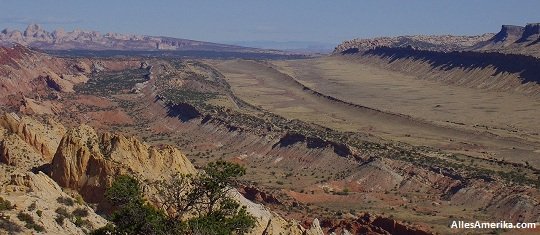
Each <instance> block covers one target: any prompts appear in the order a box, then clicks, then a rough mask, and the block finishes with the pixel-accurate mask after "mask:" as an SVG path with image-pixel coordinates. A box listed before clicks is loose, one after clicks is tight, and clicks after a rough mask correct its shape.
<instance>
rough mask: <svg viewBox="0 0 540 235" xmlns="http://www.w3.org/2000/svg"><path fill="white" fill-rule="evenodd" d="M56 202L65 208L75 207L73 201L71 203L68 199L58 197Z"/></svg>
mask: <svg viewBox="0 0 540 235" xmlns="http://www.w3.org/2000/svg"><path fill="white" fill-rule="evenodd" d="M56 201H57V202H58V203H60V204H64V205H66V206H74V205H75V201H73V199H71V198H70V197H62V196H61V197H58V198H57V199H56Z"/></svg>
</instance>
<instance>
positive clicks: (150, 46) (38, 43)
mask: <svg viewBox="0 0 540 235" xmlns="http://www.w3.org/2000/svg"><path fill="white" fill-rule="evenodd" d="M9 43H19V44H22V45H28V46H31V47H36V48H40V49H46V50H68V49H71V50H72V49H78V50H211V51H238V52H264V51H265V50H259V49H254V48H246V47H240V46H232V45H224V44H217V43H209V42H201V41H193V40H187V39H178V38H170V37H156V36H143V35H129V34H119V33H105V34H102V33H100V32H97V31H84V30H80V29H76V30H74V31H71V32H66V31H64V30H63V29H56V30H54V31H52V32H48V31H46V30H45V29H43V28H42V27H41V26H39V25H36V24H31V25H29V26H28V27H27V28H26V30H24V31H23V32H20V31H19V30H11V29H4V30H2V31H1V32H0V44H9Z"/></svg>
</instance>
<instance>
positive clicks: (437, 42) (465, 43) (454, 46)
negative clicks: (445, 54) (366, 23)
mask: <svg viewBox="0 0 540 235" xmlns="http://www.w3.org/2000/svg"><path fill="white" fill-rule="evenodd" d="M491 37H493V34H491V33H486V34H482V35H476V36H453V35H414V36H398V37H377V38H371V39H362V38H356V39H352V40H347V41H344V42H342V43H341V44H339V45H338V46H336V48H335V49H334V52H333V53H334V54H336V53H343V52H347V51H352V50H356V51H367V50H371V49H375V48H377V47H412V48H415V49H420V50H433V51H457V50H464V49H466V48H469V47H471V46H473V45H475V44H477V43H479V42H482V41H485V40H488V39H490V38H491Z"/></svg>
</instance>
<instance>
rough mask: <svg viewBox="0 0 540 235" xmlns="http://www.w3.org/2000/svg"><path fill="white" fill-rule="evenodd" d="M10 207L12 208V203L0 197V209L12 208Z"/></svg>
mask: <svg viewBox="0 0 540 235" xmlns="http://www.w3.org/2000/svg"><path fill="white" fill-rule="evenodd" d="M12 209H13V205H12V204H11V202H10V201H8V200H6V199H4V198H2V197H0V211H5V210H12Z"/></svg>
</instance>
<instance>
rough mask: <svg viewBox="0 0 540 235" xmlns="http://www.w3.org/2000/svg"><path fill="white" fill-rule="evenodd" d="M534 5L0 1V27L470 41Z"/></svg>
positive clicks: (537, 0)
mask: <svg viewBox="0 0 540 235" xmlns="http://www.w3.org/2000/svg"><path fill="white" fill-rule="evenodd" d="M539 9H540V0H520V1H497V0H452V1H450V0H449V1H438V0H425V1H404V0H400V1H397V0H396V1H375V0H374V1H359V0H357V1H354V0H351V1H337V0H334V1H330V0H326V1H323V0H321V1H318V0H298V1H293V0H283V1H269V0H267V1H262V0H261V1H258V0H245V1H244V0H242V1H235V0H222V1H204V0H197V1H195V0H194V1H169V0H167V1H148V0H145V1H138V0H137V1H127V0H125V1H113V0H107V1H106V0H85V1H59V0H58V1H54V0H39V1H38V0H36V1H24V0H13V1H11V0H0V28H6V27H10V28H19V29H24V28H25V26H26V25H27V24H28V23H31V22H34V23H38V24H41V25H42V26H43V27H44V28H46V29H48V30H52V29H54V28H59V27H61V28H64V29H66V30H72V29H74V28H81V29H91V30H96V31H101V32H113V31H114V32H121V33H136V34H145V35H163V36H173V37H180V38H188V39H197V40H205V41H218V42H222V41H256V40H271V41H317V42H331V43H337V42H340V41H342V40H345V39H351V38H356V37H374V36H393V35H405V34H407V35H411V34H459V35H470V34H479V33H484V32H496V31H498V30H499V28H500V25H502V24H517V25H524V24H525V23H527V22H540V14H539Z"/></svg>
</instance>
